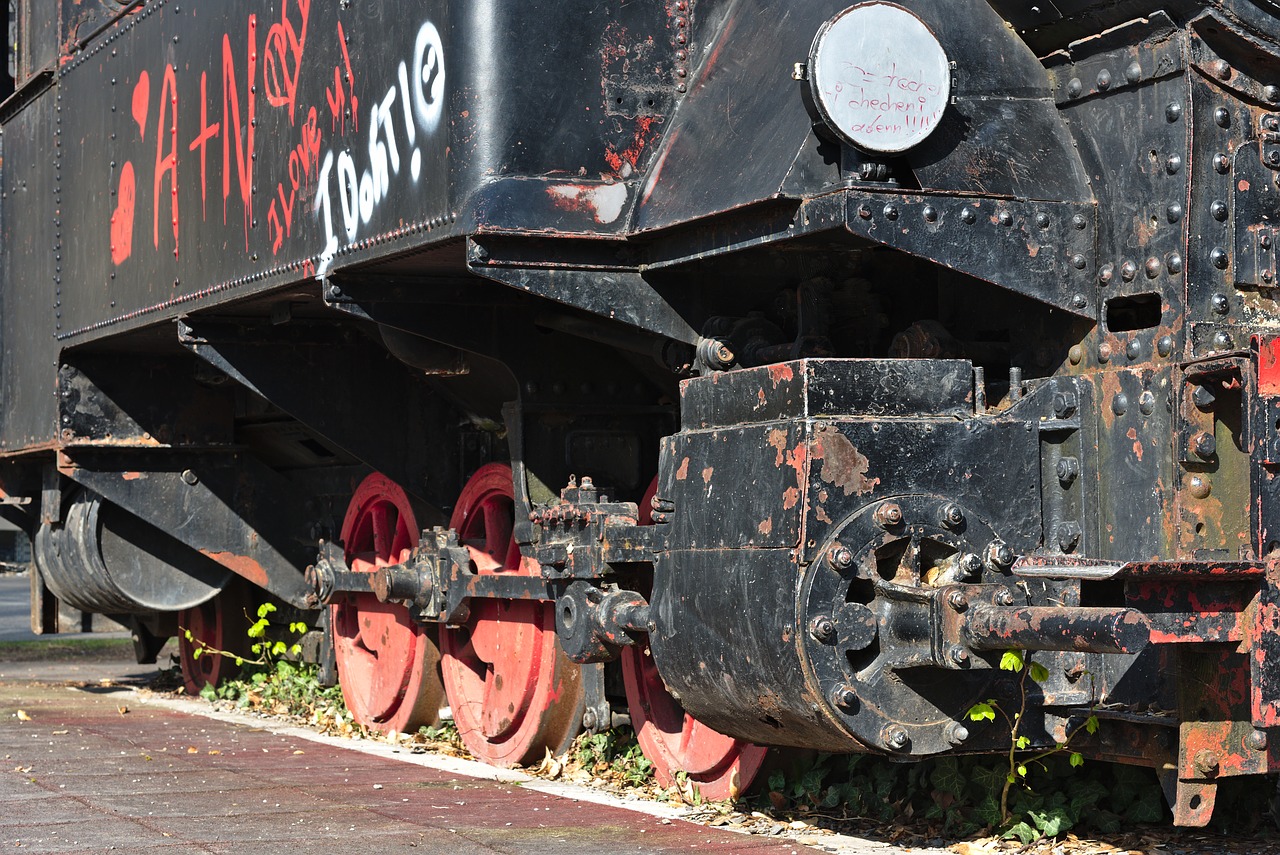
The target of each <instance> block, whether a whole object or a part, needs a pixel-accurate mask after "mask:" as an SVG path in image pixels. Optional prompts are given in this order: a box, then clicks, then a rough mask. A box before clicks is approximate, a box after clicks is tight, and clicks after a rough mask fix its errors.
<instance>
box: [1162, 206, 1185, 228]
mask: <svg viewBox="0 0 1280 855" xmlns="http://www.w3.org/2000/svg"><path fill="white" fill-rule="evenodd" d="M1164 216H1165V219H1167V220H1168V221H1169V222H1171V223H1176V222H1178V221H1179V220H1181V219H1182V206H1181V205H1179V204H1178V203H1177V202H1174V203H1173V204H1172V205H1170V206H1169V207H1167V208H1165V209H1164Z"/></svg>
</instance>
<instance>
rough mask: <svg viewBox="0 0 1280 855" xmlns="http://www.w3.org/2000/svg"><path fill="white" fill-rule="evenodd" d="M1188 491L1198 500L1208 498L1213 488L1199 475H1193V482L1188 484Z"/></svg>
mask: <svg viewBox="0 0 1280 855" xmlns="http://www.w3.org/2000/svg"><path fill="white" fill-rule="evenodd" d="M1187 490H1188V491H1189V492H1190V493H1191V495H1193V496H1195V497H1196V498H1197V499H1204V498H1208V496H1209V493H1210V492H1211V490H1212V488H1211V487H1210V486H1209V482H1208V481H1206V480H1205V479H1204V478H1203V477H1201V476H1199V475H1192V476H1191V480H1190V481H1189V482H1188V483H1187Z"/></svg>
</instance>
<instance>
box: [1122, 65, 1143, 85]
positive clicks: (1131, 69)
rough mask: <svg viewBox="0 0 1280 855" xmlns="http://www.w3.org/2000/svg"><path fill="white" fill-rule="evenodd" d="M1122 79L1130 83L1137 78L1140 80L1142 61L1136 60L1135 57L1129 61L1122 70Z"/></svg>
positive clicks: (1136, 80) (1135, 81)
mask: <svg viewBox="0 0 1280 855" xmlns="http://www.w3.org/2000/svg"><path fill="white" fill-rule="evenodd" d="M1124 79H1125V80H1127V81H1129V82H1130V83H1137V82H1138V81H1139V80H1141V79H1142V63H1140V62H1138V61H1137V60H1136V59H1135V60H1134V61H1133V62H1131V63H1129V65H1128V66H1126V67H1125V70H1124Z"/></svg>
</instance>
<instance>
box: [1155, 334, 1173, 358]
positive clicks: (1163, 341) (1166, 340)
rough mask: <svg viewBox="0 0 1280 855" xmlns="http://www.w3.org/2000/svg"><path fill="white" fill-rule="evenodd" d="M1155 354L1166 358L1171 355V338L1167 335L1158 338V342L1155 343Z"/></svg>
mask: <svg viewBox="0 0 1280 855" xmlns="http://www.w3.org/2000/svg"><path fill="white" fill-rule="evenodd" d="M1156 353H1158V354H1160V355H1161V356H1163V357H1166V358H1167V357H1168V356H1169V354H1171V353H1173V337H1172V336H1167V335H1163V336H1160V340H1159V341H1157V342H1156Z"/></svg>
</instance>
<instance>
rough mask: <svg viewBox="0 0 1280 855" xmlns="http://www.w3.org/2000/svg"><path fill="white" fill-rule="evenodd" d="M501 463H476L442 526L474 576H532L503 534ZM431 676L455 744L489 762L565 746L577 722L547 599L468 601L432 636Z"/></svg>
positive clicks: (575, 698)
mask: <svg viewBox="0 0 1280 855" xmlns="http://www.w3.org/2000/svg"><path fill="white" fill-rule="evenodd" d="M512 486H513V485H512V476H511V467H510V466H508V465H506V464H505V463H490V464H488V465H486V466H483V467H481V468H480V470H479V471H477V472H476V474H475V475H473V476H472V478H471V480H470V481H468V482H467V486H466V487H465V488H464V489H463V491H462V495H461V496H459V497H458V504H457V506H456V507H455V508H454V511H453V517H452V519H451V520H450V521H449V525H450V527H451V528H453V529H454V530H455V531H457V532H458V539H459V541H460V542H461V543H463V544H464V545H465V546H466V548H467V551H468V552H470V553H471V563H472V568H473V569H474V571H475V572H476V573H480V574H490V573H511V574H522V575H528V576H533V575H538V574H539V573H540V572H541V571H540V568H539V567H538V564H537V563H536V562H534V561H532V560H530V559H525V558H522V557H521V555H520V549H519V547H518V546H517V545H516V542H515V540H514V539H513V538H512V529H513V523H514V521H515V519H514V509H515V501H514V491H513V488H512ZM440 652H441V654H442V659H441V672H442V674H443V676H444V686H445V692H446V693H447V694H448V696H449V703H450V705H451V706H452V708H453V720H454V722H455V723H456V724H457V725H458V733H459V735H460V736H461V737H462V741H463V744H465V745H466V746H467V749H468V750H470V751H471V753H472V754H474V755H475V756H476V757H477V758H479V759H480V760H484V761H485V762H486V763H492V764H493V765H495V766H514V765H518V764H522V763H529V762H532V761H535V760H538V759H541V758H542V757H543V756H544V754H545V753H546V751H547V750H550V751H551V752H552V753H555V754H559V753H561V752H563V751H565V750H567V749H568V747H569V744H570V743H571V742H572V741H573V738H574V736H576V735H577V733H578V729H579V726H580V725H581V722H582V709H583V694H582V682H581V669H580V668H579V667H578V666H577V665H575V664H573V663H572V662H570V661H569V660H568V659H567V658H566V657H565V655H564V653H563V652H562V651H561V650H560V645H559V643H558V641H557V639H556V619H555V607H554V604H552V603H542V602H530V601H521V600H491V599H477V600H472V601H471V614H470V616H469V617H468V619H467V621H466V623H464V624H463V625H462V626H461V627H458V628H456V629H455V628H449V627H446V628H444V629H443V630H442V631H441V633H440Z"/></svg>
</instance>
